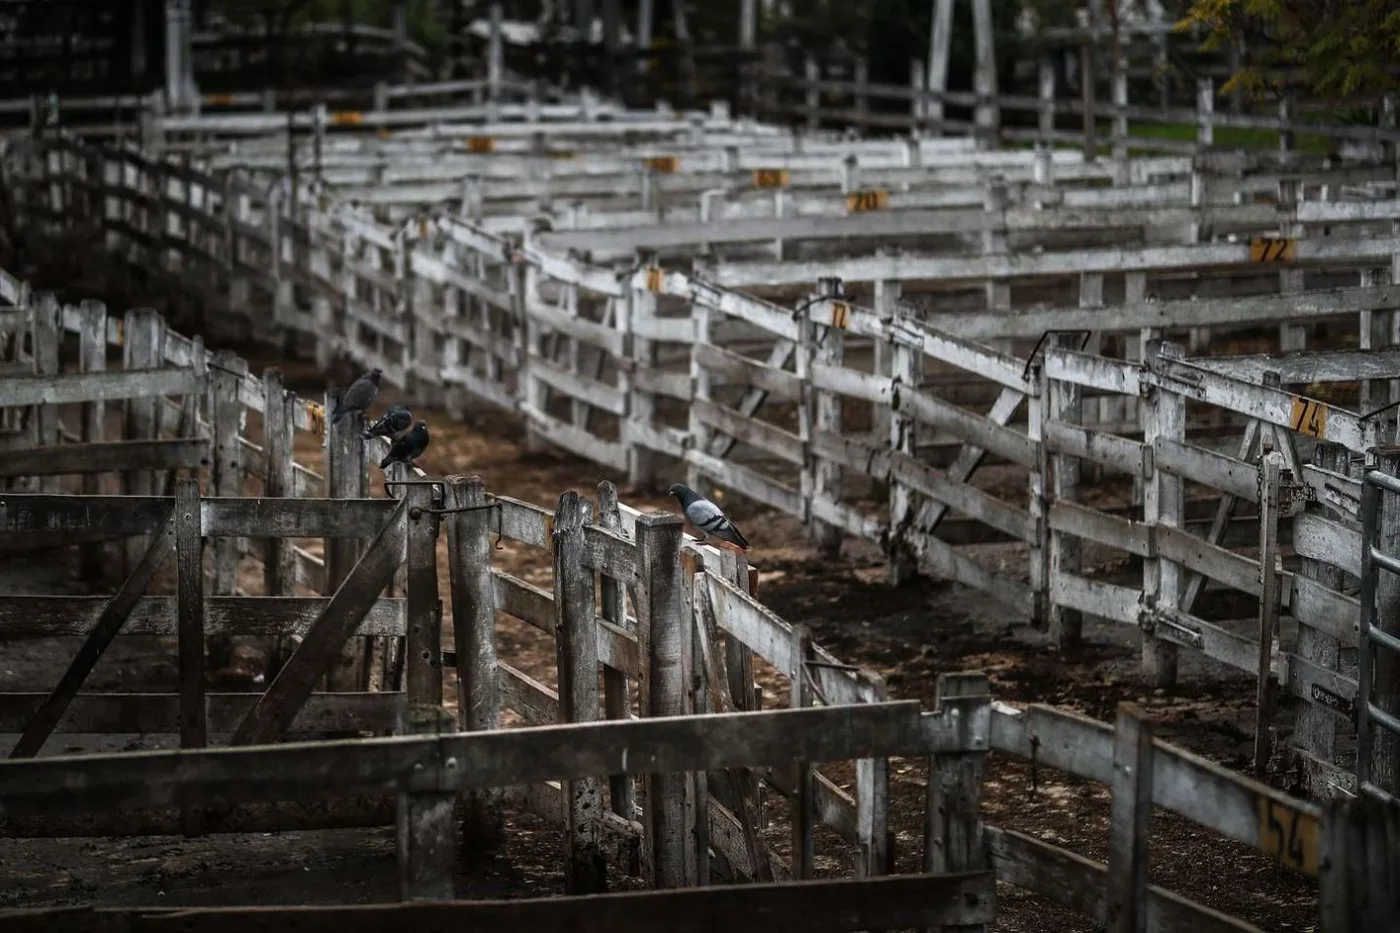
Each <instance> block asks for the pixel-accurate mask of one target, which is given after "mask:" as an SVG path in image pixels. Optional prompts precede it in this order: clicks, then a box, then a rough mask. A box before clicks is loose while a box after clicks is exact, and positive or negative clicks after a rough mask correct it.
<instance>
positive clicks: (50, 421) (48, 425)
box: [31, 292, 63, 493]
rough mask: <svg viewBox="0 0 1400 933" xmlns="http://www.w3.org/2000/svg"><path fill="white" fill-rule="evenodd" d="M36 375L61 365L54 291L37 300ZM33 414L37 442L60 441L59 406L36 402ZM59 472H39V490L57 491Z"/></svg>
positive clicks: (60, 322) (55, 371)
mask: <svg viewBox="0 0 1400 933" xmlns="http://www.w3.org/2000/svg"><path fill="white" fill-rule="evenodd" d="M31 338H32V340H33V342H34V375H36V376H55V377H56V376H58V375H59V373H60V372H62V366H61V364H60V363H59V359H58V348H59V343H60V342H61V341H62V339H63V308H62V307H61V306H60V305H59V303H58V298H57V296H55V295H54V293H53V292H42V293H40V294H39V295H38V296H37V300H36V301H35V302H34V311H33V329H32V331H31ZM34 414H35V417H34V422H33V424H34V430H33V437H34V446H36V447H53V446H55V445H56V444H58V442H59V440H58V406H57V405H36V406H35V412H34ZM58 480H59V478H58V477H57V476H40V477H39V478H38V484H37V485H38V489H39V491H40V492H50V493H51V492H57V491H58Z"/></svg>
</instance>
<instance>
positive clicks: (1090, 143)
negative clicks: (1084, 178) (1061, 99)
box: [1079, 42, 1099, 162]
mask: <svg viewBox="0 0 1400 933" xmlns="http://www.w3.org/2000/svg"><path fill="white" fill-rule="evenodd" d="M1097 80H1098V79H1097V76H1096V73H1095V68H1094V46H1093V44H1092V43H1089V42H1085V43H1084V44H1083V45H1081V46H1080V47H1079V101H1080V104H1081V113H1082V121H1083V122H1082V124H1081V125H1082V127H1083V134H1084V143H1083V147H1084V149H1083V151H1084V161H1085V162H1093V161H1094V160H1096V159H1097V158H1098V157H1099V142H1098V139H1097V136H1098V126H1097V125H1096V124H1095V122H1094V121H1095V119H1096V118H1097V115H1096V114H1095V112H1094V111H1095V109H1096V108H1095V106H1094V96H1095V94H1097V92H1098V88H1097V87H1096V86H1095V83H1096V81H1097Z"/></svg>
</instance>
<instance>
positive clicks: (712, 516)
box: [671, 483, 749, 551]
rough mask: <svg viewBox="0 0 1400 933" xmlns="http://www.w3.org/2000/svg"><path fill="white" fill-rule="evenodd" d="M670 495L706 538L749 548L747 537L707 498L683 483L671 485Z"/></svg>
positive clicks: (742, 549) (741, 548) (740, 547)
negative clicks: (676, 500) (678, 502)
mask: <svg viewBox="0 0 1400 933" xmlns="http://www.w3.org/2000/svg"><path fill="white" fill-rule="evenodd" d="M671 495H673V496H675V497H676V499H678V500H679V501H680V504H681V508H682V509H683V510H684V511H685V517H686V518H687V519H689V520H690V523H691V524H692V525H694V526H695V527H696V528H698V529H699V530H700V534H702V535H703V536H704V537H705V539H706V540H709V539H711V538H713V539H715V540H717V541H721V542H724V543H726V544H730V545H733V546H734V547H736V548H738V549H739V550H741V551H747V550H748V549H749V541H748V539H747V538H745V537H744V535H743V533H742V532H741V531H739V529H738V528H737V527H735V525H734V523H733V522H731V521H730V520H729V519H728V518H727V517H726V516H725V514H724V512H722V511H720V507H719V506H717V505H715V504H714V503H713V502H711V501H710V500H709V499H706V498H705V497H704V496H702V495H700V494H699V493H698V492H696V491H695V490H694V489H691V488H690V487H689V486H687V485H685V484H684V483H677V484H676V485H674V486H672V487H671Z"/></svg>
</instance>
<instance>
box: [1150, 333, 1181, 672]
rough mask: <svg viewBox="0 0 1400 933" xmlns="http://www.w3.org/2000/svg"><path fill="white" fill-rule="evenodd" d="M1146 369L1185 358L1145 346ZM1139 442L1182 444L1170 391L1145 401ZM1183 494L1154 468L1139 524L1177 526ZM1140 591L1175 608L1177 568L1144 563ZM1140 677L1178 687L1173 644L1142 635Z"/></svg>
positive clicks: (1166, 348)
mask: <svg viewBox="0 0 1400 933" xmlns="http://www.w3.org/2000/svg"><path fill="white" fill-rule="evenodd" d="M1144 352H1145V354H1146V357H1147V366H1148V368H1149V369H1151V370H1154V371H1155V370H1156V369H1157V367H1158V366H1159V361H1160V360H1161V359H1163V358H1176V359H1180V358H1181V357H1182V356H1183V355H1184V353H1183V351H1182V348H1181V347H1180V346H1178V345H1176V344H1171V343H1163V342H1161V341H1156V340H1154V341H1151V342H1150V343H1148V344H1147V345H1146V346H1145V347H1144ZM1139 411H1140V412H1141V413H1142V423H1143V443H1145V444H1148V445H1152V444H1155V443H1156V441H1157V438H1159V437H1160V438H1164V439H1166V440H1170V441H1176V442H1177V443H1181V442H1182V441H1184V440H1185V439H1186V402H1185V400H1184V399H1183V398H1182V397H1181V396H1180V395H1177V394H1176V393H1174V392H1170V391H1168V390H1166V389H1163V388H1161V387H1154V388H1153V389H1152V390H1151V393H1150V395H1149V396H1148V397H1147V399H1146V400H1144V402H1141V403H1139ZM1183 498H1184V496H1183V490H1182V482H1181V479H1180V478H1179V477H1176V476H1173V475H1171V474H1170V473H1168V472H1167V471H1165V470H1162V469H1160V468H1158V467H1157V466H1156V463H1155V461H1154V463H1153V466H1152V473H1151V475H1150V476H1149V477H1147V479H1146V480H1145V482H1144V484H1143V504H1142V517H1143V522H1144V523H1146V524H1148V525H1157V524H1160V525H1165V526H1167V527H1170V528H1179V527H1181V521H1182V512H1183ZM1142 590H1143V592H1144V593H1145V594H1149V595H1151V597H1152V598H1153V599H1154V600H1155V603H1156V605H1157V606H1158V607H1159V608H1161V609H1176V608H1178V607H1179V606H1180V602H1181V565H1180V564H1178V563H1176V562H1175V561H1171V560H1168V559H1166V558H1165V557H1154V558H1147V559H1145V560H1144V561H1143V563H1142ZM1142 674H1143V677H1144V679H1146V680H1147V682H1148V683H1149V684H1150V685H1152V686H1160V687H1167V686H1170V685H1171V684H1173V683H1175V682H1176V645H1174V644H1172V643H1171V642H1169V641H1165V640H1163V639H1160V638H1157V637H1156V636H1155V635H1152V634H1149V633H1147V632H1144V633H1143V635H1142Z"/></svg>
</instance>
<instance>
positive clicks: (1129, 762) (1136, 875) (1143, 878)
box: [1105, 703, 1152, 933]
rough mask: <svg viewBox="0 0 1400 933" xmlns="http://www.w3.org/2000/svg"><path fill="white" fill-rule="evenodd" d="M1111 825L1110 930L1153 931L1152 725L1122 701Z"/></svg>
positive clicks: (1115, 748) (1112, 932) (1115, 745)
mask: <svg viewBox="0 0 1400 933" xmlns="http://www.w3.org/2000/svg"><path fill="white" fill-rule="evenodd" d="M1109 788H1110V790H1112V792H1113V809H1112V815H1111V816H1110V823H1109V828H1108V896H1107V898H1105V907H1106V911H1105V912H1106V914H1107V917H1106V919H1107V921H1108V922H1107V924H1106V928H1107V931H1108V933H1147V825H1148V820H1149V818H1150V817H1151V815H1152V727H1151V725H1150V724H1149V723H1147V722H1146V721H1145V720H1144V719H1143V717H1142V712H1141V711H1140V710H1139V709H1138V708H1137V707H1136V706H1134V705H1133V704H1131V703H1120V704H1118V721H1117V722H1116V723H1115V724H1114V732H1113V777H1112V780H1111V782H1110V784H1109Z"/></svg>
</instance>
